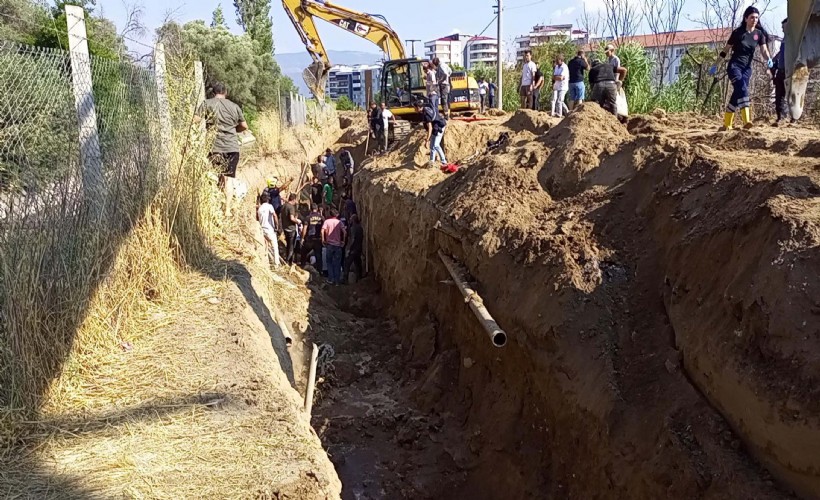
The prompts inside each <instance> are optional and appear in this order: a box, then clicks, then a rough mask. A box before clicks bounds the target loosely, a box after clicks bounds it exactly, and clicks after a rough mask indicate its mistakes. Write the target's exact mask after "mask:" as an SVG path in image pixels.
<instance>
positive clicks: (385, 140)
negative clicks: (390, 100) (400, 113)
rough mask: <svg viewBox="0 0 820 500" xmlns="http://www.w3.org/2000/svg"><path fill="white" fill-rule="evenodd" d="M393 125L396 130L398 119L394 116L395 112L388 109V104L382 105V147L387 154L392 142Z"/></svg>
mask: <svg viewBox="0 0 820 500" xmlns="http://www.w3.org/2000/svg"><path fill="white" fill-rule="evenodd" d="M391 123H392V124H393V127H394V128H395V125H396V118H395V117H394V116H393V112H392V111H390V110H389V109H387V104H385V103H382V135H383V137H382V140H381V143H382V146H383V149H382V151H384V152H385V153H386V152H387V146H388V145H389V142H390V124H391Z"/></svg>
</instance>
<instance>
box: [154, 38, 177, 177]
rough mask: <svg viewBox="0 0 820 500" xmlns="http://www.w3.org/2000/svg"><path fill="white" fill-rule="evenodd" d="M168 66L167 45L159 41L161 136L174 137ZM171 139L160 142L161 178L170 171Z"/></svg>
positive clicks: (156, 50) (156, 73)
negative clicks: (166, 57)
mask: <svg viewBox="0 0 820 500" xmlns="http://www.w3.org/2000/svg"><path fill="white" fill-rule="evenodd" d="M166 74H167V68H166V66H165V46H164V45H163V44H162V43H160V42H158V43H157V44H156V46H155V47H154V78H155V79H156V83H157V104H158V105H159V124H160V127H161V128H162V130H160V134H161V137H168V138H171V137H173V130H172V128H171V105H170V103H169V102H168V87H167V86H166V84H165V82H166V81H167V80H166ZM170 140H173V139H169V140H163V141H162V144H160V151H162V158H161V161H160V165H161V166H160V172H159V174H160V179H164V178H165V177H166V175H167V173H168V163H169V162H170V160H171V154H170V153H171V144H170V143H169V141H170Z"/></svg>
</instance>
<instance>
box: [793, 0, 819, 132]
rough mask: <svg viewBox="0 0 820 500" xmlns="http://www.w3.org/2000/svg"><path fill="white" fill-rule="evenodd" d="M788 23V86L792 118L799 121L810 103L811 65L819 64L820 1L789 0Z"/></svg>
mask: <svg viewBox="0 0 820 500" xmlns="http://www.w3.org/2000/svg"><path fill="white" fill-rule="evenodd" d="M787 10H788V15H789V22H788V23H786V33H785V35H786V76H787V80H786V86H787V93H788V96H789V110H790V111H791V115H792V119H794V120H798V119H799V118H800V116H801V115H802V114H803V109H804V107H805V104H806V92H807V90H808V85H809V67H810V66H811V65H812V64H816V63H817V58H818V49H817V47H816V44H817V42H818V38H820V26H818V24H820V3H818V0H789V2H788V8H787Z"/></svg>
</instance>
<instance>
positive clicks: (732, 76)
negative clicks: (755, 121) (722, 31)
mask: <svg viewBox="0 0 820 500" xmlns="http://www.w3.org/2000/svg"><path fill="white" fill-rule="evenodd" d="M768 41H769V34H768V33H767V32H766V29H765V28H764V27H763V25H762V24H760V11H758V10H757V8H756V7H751V6H750V7H747V8H746V11H745V12H743V21H741V23H740V26H738V27H737V28H736V29H735V30H734V31H732V34H731V35H729V41H728V42H726V46H725V47H723V50H722V51H721V52H720V58H721V59H726V55H727V53H728V52H729V51H730V50H731V51H732V55H731V57H730V58H729V64H728V65H727V66H726V75H727V76H728V77H729V81H731V82H732V96H731V97H730V98H729V104H728V105H727V106H726V113H725V114H724V115H723V127H721V130H731V129H732V127H733V126H734V121H735V112H737V111H738V110H739V111H740V118H741V120H743V128H747V129H748V128H751V127H752V108H751V106H752V101H751V99H750V97H749V81H750V80H751V79H752V62H753V61H754V58H755V50H756V49H757V48H758V47H760V50H761V51H762V52H763V57H765V58H766V65H767V66H768V67H769V69H771V68H772V66H774V61H772V57H771V55H770V54H769V47H768V46H767V45H766V44H767V43H768ZM709 74H710V75H712V76H714V75H716V74H717V64H715V65H714V66H712V67H711V68H709Z"/></svg>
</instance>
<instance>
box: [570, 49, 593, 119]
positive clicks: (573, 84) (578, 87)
mask: <svg viewBox="0 0 820 500" xmlns="http://www.w3.org/2000/svg"><path fill="white" fill-rule="evenodd" d="M567 69H568V70H569V109H575V107H576V106H578V105H579V104H581V103H583V102H584V97H585V96H584V93H585V92H586V87H585V86H584V73H585V72H587V71H588V70H589V62H588V61H587V58H586V56H585V55H584V51H583V50H579V51H578V53H577V54H576V55H575V57H573V58H572V60H571V61H570V62H569V63H568V64H567Z"/></svg>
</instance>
